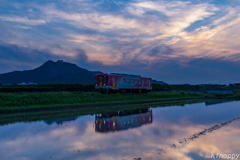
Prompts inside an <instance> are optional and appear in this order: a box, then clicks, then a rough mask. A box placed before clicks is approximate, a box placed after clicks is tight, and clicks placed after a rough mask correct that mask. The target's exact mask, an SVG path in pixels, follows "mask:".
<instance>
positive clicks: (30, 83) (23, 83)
mask: <svg viewBox="0 0 240 160" xmlns="http://www.w3.org/2000/svg"><path fill="white" fill-rule="evenodd" d="M33 84H37V83H33V82H29V83H25V82H22V83H18V84H17V85H33Z"/></svg>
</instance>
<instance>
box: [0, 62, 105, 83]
mask: <svg viewBox="0 0 240 160" xmlns="http://www.w3.org/2000/svg"><path fill="white" fill-rule="evenodd" d="M98 73H102V72H99V71H96V72H92V71H89V70H87V69H83V68H80V67H78V66H77V65H76V64H72V63H68V62H64V61H63V60H59V61H57V62H54V61H51V60H49V61H47V62H45V63H44V64H43V65H41V66H40V67H38V68H35V69H33V70H27V71H14V72H9V73H4V74H0V83H2V84H17V83H22V82H25V83H29V82H33V83H37V84H78V83H81V84H91V83H94V81H95V75H96V74H98Z"/></svg>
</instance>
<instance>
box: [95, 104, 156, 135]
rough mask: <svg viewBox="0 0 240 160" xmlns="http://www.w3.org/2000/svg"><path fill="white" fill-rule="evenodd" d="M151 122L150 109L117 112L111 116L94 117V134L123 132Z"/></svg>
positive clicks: (99, 115) (98, 115)
mask: <svg viewBox="0 0 240 160" xmlns="http://www.w3.org/2000/svg"><path fill="white" fill-rule="evenodd" d="M152 122H153V116H152V110H151V109H148V108H147V109H140V110H133V111H118V112H116V113H111V114H96V115H95V132H98V133H108V132H116V131H124V130H128V129H131V128H137V127H141V126H142V125H146V124H151V123H152Z"/></svg>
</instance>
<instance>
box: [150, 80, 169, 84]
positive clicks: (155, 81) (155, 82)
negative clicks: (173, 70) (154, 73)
mask: <svg viewBox="0 0 240 160" xmlns="http://www.w3.org/2000/svg"><path fill="white" fill-rule="evenodd" d="M152 83H153V84H167V83H166V82H163V81H157V80H152Z"/></svg>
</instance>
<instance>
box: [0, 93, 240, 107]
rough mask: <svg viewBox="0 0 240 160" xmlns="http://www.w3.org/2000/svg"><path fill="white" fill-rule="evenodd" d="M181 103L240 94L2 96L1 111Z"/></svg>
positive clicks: (12, 94) (21, 94) (1, 94)
mask: <svg viewBox="0 0 240 160" xmlns="http://www.w3.org/2000/svg"><path fill="white" fill-rule="evenodd" d="M181 99H240V94H237V93H236V94H210V93H189V92H185V91H177V92H169V91H165V92H151V93H148V94H131V93H126V94H120V93H118V94H101V93H96V92H95V93H94V92H85V93H83V92H54V93H52V92H44V93H0V104H1V107H0V111H6V110H15V109H31V108H32V109H36V108H45V109H46V107H57V106H63V107H66V106H77V105H87V104H107V103H123V102H128V103H129V102H141V101H156V100H157V101H160V100H162V101H165V100H168V101H170V100H181ZM58 108H59V107H58Z"/></svg>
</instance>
